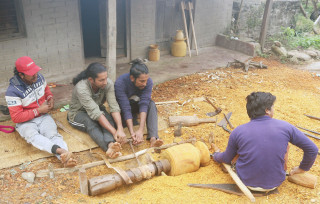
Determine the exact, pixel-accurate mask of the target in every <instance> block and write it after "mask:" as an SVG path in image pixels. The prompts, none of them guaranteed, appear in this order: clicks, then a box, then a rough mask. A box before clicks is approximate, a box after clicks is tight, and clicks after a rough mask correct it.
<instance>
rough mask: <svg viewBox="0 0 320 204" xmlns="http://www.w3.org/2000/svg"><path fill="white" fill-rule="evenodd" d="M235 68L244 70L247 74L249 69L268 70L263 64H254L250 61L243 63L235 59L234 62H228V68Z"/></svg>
mask: <svg viewBox="0 0 320 204" xmlns="http://www.w3.org/2000/svg"><path fill="white" fill-rule="evenodd" d="M231 66H233V67H235V68H242V69H243V70H244V71H245V72H247V71H248V70H249V68H259V69H267V68H268V66H267V65H264V64H262V62H261V61H260V62H253V61H251V60H248V61H246V62H241V61H239V60H236V59H234V61H233V62H228V64H227V67H231Z"/></svg>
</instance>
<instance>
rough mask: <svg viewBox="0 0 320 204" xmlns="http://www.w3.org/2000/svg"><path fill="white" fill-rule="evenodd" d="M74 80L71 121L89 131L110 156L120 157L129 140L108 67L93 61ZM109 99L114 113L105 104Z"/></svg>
mask: <svg viewBox="0 0 320 204" xmlns="http://www.w3.org/2000/svg"><path fill="white" fill-rule="evenodd" d="M72 83H73V85H75V87H74V89H73V92H72V98H71V104H70V111H69V113H68V121H69V123H70V124H71V125H72V126H73V127H75V128H77V129H79V130H81V131H84V132H87V133H88V134H89V135H90V137H91V138H92V139H93V140H94V141H95V142H96V143H97V144H98V145H99V146H100V147H101V148H102V149H103V150H104V151H106V154H107V156H108V157H109V158H116V157H118V156H120V155H121V153H120V150H121V145H122V144H124V143H126V142H127V138H126V135H125V133H124V131H123V126H122V122H121V116H120V108H119V105H118V103H117V101H116V98H115V94H114V84H113V82H112V81H111V80H110V79H108V72H107V68H106V67H105V66H103V65H102V64H100V63H92V64H90V65H89V66H88V67H87V69H86V70H84V71H82V72H81V73H80V74H78V75H77V76H76V77H75V78H74V79H73V81H72ZM106 101H107V102H108V106H109V108H110V113H111V115H110V114H109V113H108V112H107V111H106V109H105V106H104V105H103V104H104V103H105V102H106Z"/></svg>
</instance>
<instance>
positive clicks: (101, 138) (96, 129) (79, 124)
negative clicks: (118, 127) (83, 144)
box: [68, 110, 115, 151]
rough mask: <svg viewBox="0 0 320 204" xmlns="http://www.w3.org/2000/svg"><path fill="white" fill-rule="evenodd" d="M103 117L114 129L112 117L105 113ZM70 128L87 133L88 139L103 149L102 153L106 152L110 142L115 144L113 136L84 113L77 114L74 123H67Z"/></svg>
mask: <svg viewBox="0 0 320 204" xmlns="http://www.w3.org/2000/svg"><path fill="white" fill-rule="evenodd" d="M103 112H104V115H105V116H106V118H107V120H108V121H109V123H110V124H111V125H112V126H113V127H115V123H114V120H113V118H112V116H111V115H110V114H109V113H108V112H107V111H104V110H103ZM68 122H69V123H70V125H71V126H73V127H74V128H77V129H78V130H81V131H83V132H87V133H88V134H89V135H90V137H91V138H92V139H93V141H95V143H97V145H99V147H101V149H103V151H107V150H108V145H109V143H110V142H115V139H114V138H113V135H112V134H111V133H110V132H109V131H108V130H106V129H105V128H103V127H102V126H101V125H100V124H99V122H98V121H95V120H92V119H91V118H90V117H89V115H88V114H87V113H86V112H78V113H77V115H76V116H75V118H74V121H69V120H68Z"/></svg>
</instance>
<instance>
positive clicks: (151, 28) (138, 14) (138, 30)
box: [130, 0, 156, 59]
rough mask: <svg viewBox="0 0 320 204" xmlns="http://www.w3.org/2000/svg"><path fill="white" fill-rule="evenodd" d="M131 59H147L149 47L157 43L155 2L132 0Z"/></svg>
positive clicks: (152, 0)
mask: <svg viewBox="0 0 320 204" xmlns="http://www.w3.org/2000/svg"><path fill="white" fill-rule="evenodd" d="M130 4H131V12H130V13H131V18H130V19H131V22H130V27H131V59H135V58H137V57H141V58H147V56H148V47H149V45H150V44H154V43H155V41H156V39H155V38H156V37H155V36H156V35H155V22H156V21H155V16H156V1H155V0H130Z"/></svg>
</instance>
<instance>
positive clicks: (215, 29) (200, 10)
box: [194, 0, 233, 47]
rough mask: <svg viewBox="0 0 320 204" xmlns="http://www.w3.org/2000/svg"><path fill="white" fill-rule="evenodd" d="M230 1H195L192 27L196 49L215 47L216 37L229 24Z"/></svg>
mask: <svg viewBox="0 0 320 204" xmlns="http://www.w3.org/2000/svg"><path fill="white" fill-rule="evenodd" d="M232 3H233V1H232V0H197V1H196V3H195V15H194V27H195V31H196V37H197V44H198V47H208V46H213V45H215V40H216V36H217V34H219V33H224V32H225V31H226V29H227V28H228V27H229V26H230V24H231V16H232Z"/></svg>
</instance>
